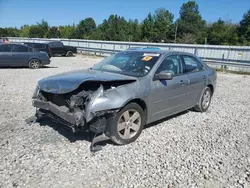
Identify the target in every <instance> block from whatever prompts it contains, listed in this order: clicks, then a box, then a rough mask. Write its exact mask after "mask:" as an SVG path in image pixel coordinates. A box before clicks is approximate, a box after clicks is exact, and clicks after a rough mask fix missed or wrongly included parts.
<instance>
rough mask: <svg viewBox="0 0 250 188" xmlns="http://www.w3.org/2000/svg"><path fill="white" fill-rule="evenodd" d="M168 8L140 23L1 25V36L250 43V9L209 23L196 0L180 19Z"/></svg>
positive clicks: (182, 10) (111, 19)
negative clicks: (235, 18) (237, 20)
mask: <svg viewBox="0 0 250 188" xmlns="http://www.w3.org/2000/svg"><path fill="white" fill-rule="evenodd" d="M173 20H174V15H173V14H172V13H171V12H169V11H168V10H166V9H165V8H159V9H156V10H155V12H154V13H149V14H148V15H147V17H146V18H145V19H144V20H143V21H142V22H141V23H139V21H138V20H137V19H135V20H132V19H130V20H126V19H125V18H124V17H122V16H119V15H110V16H109V18H108V19H104V21H103V22H102V23H101V24H100V25H98V26H97V25H96V23H95V21H94V20H93V18H86V19H84V20H81V21H80V22H79V23H78V24H77V25H76V26H75V25H74V24H73V25H65V26H59V27H56V26H49V24H48V22H46V21H45V20H41V21H40V22H37V23H36V24H35V25H23V26H22V27H21V28H20V29H17V28H13V27H12V28H11V27H10V28H0V37H8V36H9V37H31V38H58V37H60V38H69V39H72V38H74V39H92V40H107V41H135V42H140V41H142V42H170V43H171V42H175V37H176V42H178V43H187V44H197V43H198V44H204V43H205V41H206V39H207V43H208V44H214V45H250V10H249V11H247V12H246V13H245V14H244V15H243V19H242V20H241V21H240V23H239V24H233V23H230V22H225V21H223V20H221V19H219V20H218V21H216V22H214V23H211V24H206V21H205V20H203V19H202V17H201V14H200V11H199V6H198V4H197V3H196V2H195V1H188V2H187V3H183V4H182V6H181V8H180V16H179V18H178V19H177V20H176V21H175V23H174V22H173Z"/></svg>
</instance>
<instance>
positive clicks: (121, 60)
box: [91, 51, 160, 77]
mask: <svg viewBox="0 0 250 188" xmlns="http://www.w3.org/2000/svg"><path fill="white" fill-rule="evenodd" d="M159 57H160V54H158V53H145V52H131V51H127V52H120V53H117V54H114V55H112V56H110V57H108V58H106V59H104V60H102V61H101V62H100V63H98V64H96V65H94V66H93V67H92V68H91V69H92V70H98V71H106V72H115V73H120V74H124V75H129V76H135V77H142V76H145V75H146V74H148V73H149V71H150V70H151V69H152V67H153V66H154V64H155V63H156V61H157V60H158V59H159Z"/></svg>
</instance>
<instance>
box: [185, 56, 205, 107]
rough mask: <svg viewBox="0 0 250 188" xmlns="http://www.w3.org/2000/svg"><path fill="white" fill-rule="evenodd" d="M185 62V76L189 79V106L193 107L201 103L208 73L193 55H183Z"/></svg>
mask: <svg viewBox="0 0 250 188" xmlns="http://www.w3.org/2000/svg"><path fill="white" fill-rule="evenodd" d="M181 59H182V61H183V67H184V74H186V75H187V78H188V88H187V90H188V93H187V98H188V103H189V104H188V105H189V106H190V107H193V106H195V105H196V104H197V102H198V101H199V98H200V95H201V92H202V90H203V89H204V88H205V86H206V79H207V76H206V72H205V70H204V67H203V65H202V63H201V62H200V61H199V60H198V59H197V58H195V57H194V56H191V55H181Z"/></svg>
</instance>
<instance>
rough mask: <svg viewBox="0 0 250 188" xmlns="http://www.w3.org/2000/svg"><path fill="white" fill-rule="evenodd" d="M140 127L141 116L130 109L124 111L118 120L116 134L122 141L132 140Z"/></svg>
mask: <svg viewBox="0 0 250 188" xmlns="http://www.w3.org/2000/svg"><path fill="white" fill-rule="evenodd" d="M140 127H141V115H140V114H139V112H138V111H136V110H133V109H130V110H127V111H125V112H124V113H123V114H122V115H121V116H120V117H119V119H118V123H117V132H118V134H119V136H120V137H121V138H122V139H124V140H127V139H131V138H133V137H134V136H135V135H136V134H137V132H138V131H139V129H140Z"/></svg>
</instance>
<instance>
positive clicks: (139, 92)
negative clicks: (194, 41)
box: [33, 49, 217, 145]
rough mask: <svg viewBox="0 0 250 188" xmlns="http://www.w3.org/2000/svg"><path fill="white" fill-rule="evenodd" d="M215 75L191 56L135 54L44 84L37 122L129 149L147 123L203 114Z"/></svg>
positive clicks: (35, 102) (40, 85) (37, 99)
mask: <svg viewBox="0 0 250 188" xmlns="http://www.w3.org/2000/svg"><path fill="white" fill-rule="evenodd" d="M216 77H217V76H216V71H215V70H214V69H213V68H211V67H209V66H207V65H206V64H205V63H204V62H202V61H201V60H200V59H199V58H198V57H196V56H195V55H193V54H190V53H184V52H174V51H162V50H153V49H139V50H138V49H131V50H127V51H123V52H120V53H117V54H114V55H112V56H110V57H108V58H106V59H104V60H103V61H101V62H100V63H98V64H96V65H94V66H93V67H91V68H90V69H88V70H77V71H73V72H67V73H63V74H59V75H55V76H51V77H48V78H45V79H42V80H40V81H39V82H38V86H37V89H36V91H35V93H34V96H33V105H34V106H35V107H36V108H38V109H39V110H38V111H37V114H36V116H37V117H39V118H40V117H44V116H46V117H50V118H53V119H55V120H57V121H59V122H61V123H62V124H63V125H66V126H67V127H70V128H71V129H72V130H73V131H76V130H83V129H85V130H86V129H88V130H90V131H93V132H95V133H96V134H99V133H100V134H102V135H105V136H106V137H108V138H110V139H112V141H113V142H115V143H116V144H120V145H122V144H128V143H131V142H133V141H135V140H136V139H137V138H138V137H139V135H140V134H141V132H142V130H143V127H144V125H145V124H149V123H151V122H154V121H157V120H160V119H162V118H165V117H168V116H171V115H174V114H177V113H179V112H182V111H185V110H188V109H191V108H192V109H194V110H196V111H198V112H205V111H207V109H208V108H209V105H210V103H211V98H212V96H213V94H214V92H215V88H216Z"/></svg>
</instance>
